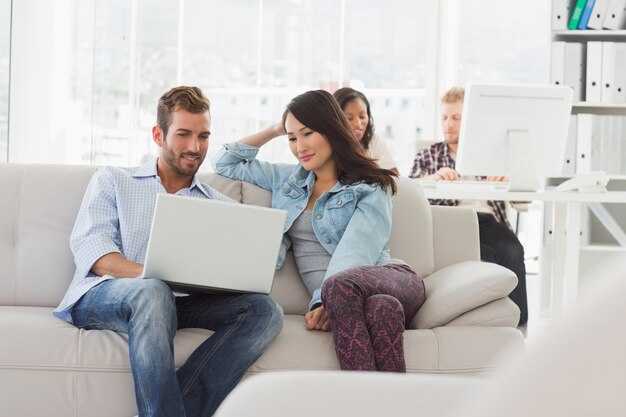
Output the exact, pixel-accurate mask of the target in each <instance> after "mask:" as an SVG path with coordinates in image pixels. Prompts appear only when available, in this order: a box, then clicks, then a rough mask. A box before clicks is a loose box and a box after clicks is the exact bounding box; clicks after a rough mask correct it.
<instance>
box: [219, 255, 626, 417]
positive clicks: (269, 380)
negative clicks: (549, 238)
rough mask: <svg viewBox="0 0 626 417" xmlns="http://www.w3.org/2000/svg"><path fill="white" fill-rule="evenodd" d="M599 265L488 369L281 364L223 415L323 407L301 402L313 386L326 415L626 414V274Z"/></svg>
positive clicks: (245, 387) (285, 416)
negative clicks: (569, 300) (571, 301)
mask: <svg viewBox="0 0 626 417" xmlns="http://www.w3.org/2000/svg"><path fill="white" fill-rule="evenodd" d="M611 268H614V270H613V271H611V270H610V269H611ZM596 270H597V272H598V276H597V279H596V280H594V283H593V288H588V290H587V292H586V293H585V294H581V295H580V297H579V301H578V305H576V306H575V307H574V308H573V310H570V311H568V312H566V313H565V314H564V315H563V316H560V317H557V318H553V319H552V322H551V323H550V326H549V327H548V328H547V329H546V330H545V331H544V332H543V334H541V335H540V336H535V339H532V340H531V342H530V343H529V347H528V352H527V354H525V355H518V357H516V358H511V360H510V361H509V362H508V365H507V366H505V367H503V368H501V370H500V372H498V373H496V374H494V375H490V376H491V377H490V378H488V379H487V378H471V377H470V378H468V377H461V376H450V375H441V374H439V375H432V374H431V375H417V374H407V375H397V374H374V373H363V372H341V373H338V372H313V371H300V372H289V373H286V372H275V373H272V374H263V375H255V376H254V377H252V378H249V379H248V380H246V381H244V382H243V383H242V384H240V385H239V386H237V388H235V390H234V391H233V392H232V393H231V394H230V395H229V396H228V397H227V398H226V400H225V401H224V402H223V403H222V406H221V407H220V408H219V409H218V410H217V413H216V414H215V417H239V416H249V415H253V416H255V417H292V416H295V415H297V416H298V417H317V416H319V415H320V413H319V408H316V407H302V404H303V403H307V402H308V403H311V402H312V401H311V392H314V393H315V395H316V398H321V399H323V400H322V401H323V407H324V413H323V414H324V417H343V416H359V417H378V416H394V417H413V416H427V417H444V416H445V417H503V416H506V417H530V416H532V417H589V416H602V417H624V416H626V396H624V392H626V357H625V356H624V352H626V332H624V331H623V328H624V316H626V304H625V303H624V294H626V279H624V275H625V274H624V273H623V270H620V265H619V264H617V263H616V262H614V263H613V264H610V263H609V264H608V265H607V264H604V265H598V266H597V268H596ZM616 272H617V273H616ZM607 275H616V276H615V277H614V278H607ZM364 399H367V400H364ZM450 399H453V401H451V400H450Z"/></svg>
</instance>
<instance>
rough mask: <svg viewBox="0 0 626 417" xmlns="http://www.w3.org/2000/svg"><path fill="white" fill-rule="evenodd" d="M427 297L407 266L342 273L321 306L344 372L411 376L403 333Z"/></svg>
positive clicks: (330, 284) (326, 291) (327, 287)
mask: <svg viewBox="0 0 626 417" xmlns="http://www.w3.org/2000/svg"><path fill="white" fill-rule="evenodd" d="M425 298H426V294H425V289H424V281H423V280H422V278H421V277H419V276H418V275H417V274H416V273H415V272H414V271H413V270H412V269H411V268H410V267H409V266H408V265H403V264H395V263H388V264H384V265H375V266H362V267H356V268H350V269H347V270H345V271H341V272H339V273H337V274H335V275H333V276H332V277H330V278H328V279H327V280H326V281H325V282H324V284H323V286H322V302H323V304H324V308H325V309H326V312H327V314H328V319H329V320H330V325H331V328H332V332H333V340H334V343H335V352H336V353H337V358H338V359H339V365H340V366H341V369H344V370H357V371H376V370H378V371H386V372H406V365H405V362H404V346H403V333H404V329H406V328H407V327H408V326H409V324H410V323H411V320H412V319H413V316H414V315H415V314H416V313H417V311H418V310H419V309H420V307H421V306H422V304H423V303H424V299H425Z"/></svg>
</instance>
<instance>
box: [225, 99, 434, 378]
mask: <svg viewBox="0 0 626 417" xmlns="http://www.w3.org/2000/svg"><path fill="white" fill-rule="evenodd" d="M285 132H286V133H287V137H288V141H289V147H290V148H291V151H292V153H293V154H294V156H295V157H296V158H297V159H298V161H299V163H298V164H295V165H289V164H271V163H268V162H262V161H259V160H257V159H256V155H257V153H258V151H259V148H260V147H261V146H263V145H264V144H265V143H267V142H269V141H270V140H271V139H273V138H275V137H277V136H281V135H283V134H285ZM214 163H215V171H216V172H217V173H218V174H221V175H224V176H226V177H229V178H233V179H238V180H243V181H247V182H251V183H253V184H256V185H258V186H259V187H261V188H264V189H266V190H270V191H272V207H274V208H278V209H283V210H287V220H286V222H285V234H284V237H283V242H282V245H281V251H280V255H279V258H278V262H277V269H278V268H280V267H282V265H283V263H284V260H285V255H286V252H287V249H289V248H292V250H293V252H294V256H295V259H296V264H297V266H298V270H299V272H300V275H301V276H302V279H303V281H304V283H305V285H306V286H307V288H308V290H309V292H310V293H311V294H312V298H311V302H310V305H309V312H308V313H307V314H306V315H305V326H306V328H307V329H309V330H321V331H328V330H332V332H333V340H334V344H335V351H336V353H337V358H338V359H339V364H340V366H341V368H342V369H349V370H369V371H374V370H379V371H388V372H389V371H391V372H405V371H406V367H405V362H404V351H403V337H402V335H403V332H404V329H405V328H406V327H407V326H408V325H409V323H410V322H411V319H412V318H413V316H414V315H415V314H416V313H417V311H418V310H419V308H420V307H421V305H422V303H423V302H424V298H425V291H424V283H423V281H422V279H421V277H419V276H417V274H416V273H415V272H414V271H413V270H412V269H411V268H410V267H409V266H408V265H407V264H405V263H404V262H402V261H401V260H398V259H391V257H390V256H389V248H388V247H387V241H388V240H389V235H390V234H391V206H392V200H391V196H392V194H394V193H395V191H396V184H395V181H394V178H393V175H395V174H394V173H393V172H391V171H389V170H386V169H382V168H379V167H378V165H377V164H376V162H375V161H374V160H373V159H371V158H370V157H368V156H367V154H366V153H365V151H364V149H363V148H362V147H361V146H360V144H359V142H358V141H357V140H356V139H355V137H354V136H353V134H352V131H351V129H350V126H349V124H348V122H347V120H346V118H345V116H344V115H343V112H342V110H341V108H340V107H339V105H338V103H337V102H336V100H335V99H334V98H333V97H332V95H330V94H329V93H328V92H326V91H323V90H316V91H309V92H306V93H304V94H301V95H299V96H297V97H295V98H294V99H293V100H292V101H291V102H290V103H289V104H288V105H287V109H286V110H285V113H284V114H283V118H282V125H276V126H272V127H269V128H267V129H265V130H262V131H260V132H258V133H255V134H253V135H251V136H248V137H246V138H244V139H242V140H240V141H239V142H234V143H230V144H227V145H225V146H224V149H222V150H221V151H220V153H219V154H218V155H217V156H216V158H215V160H214Z"/></svg>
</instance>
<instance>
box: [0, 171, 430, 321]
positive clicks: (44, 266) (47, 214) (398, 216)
mask: <svg viewBox="0 0 626 417" xmlns="http://www.w3.org/2000/svg"><path fill="white" fill-rule="evenodd" d="M96 169H97V168H96V167H93V166H76V165H35V164H33V165H21V164H7V163H2V164H0V305H25V306H49V307H55V306H56V305H57V304H58V303H59V302H60V300H61V298H62V297H63V295H64V294H65V291H66V289H67V287H68V285H69V283H70V282H71V280H72V276H73V274H74V268H75V265H74V261H73V256H72V253H71V251H70V248H69V236H70V233H71V231H72V227H73V225H74V220H75V218H76V214H77V212H78V209H79V207H80V203H81V201H82V197H83V194H84V191H85V188H86V187H87V184H88V183H89V180H90V178H91V176H92V174H93V172H94V171H95V170H96ZM200 179H201V181H203V182H205V183H207V184H209V185H211V186H212V187H214V188H216V189H217V190H219V191H221V192H222V193H224V194H226V195H228V196H230V197H231V198H233V199H235V200H238V201H241V202H243V203H246V204H256V205H263V206H269V205H270V198H271V195H270V193H269V192H268V191H265V190H262V189H260V188H258V187H256V186H254V185H252V184H249V183H242V182H240V181H233V180H230V179H227V178H224V177H221V176H219V175H216V174H213V173H201V174H200ZM398 186H399V192H398V194H397V195H396V197H395V198H394V208H393V219H394V223H393V231H392V236H391V239H390V242H389V246H390V248H391V255H392V256H393V257H397V258H401V259H403V260H405V261H406V262H407V263H409V264H410V265H411V266H412V267H413V268H414V269H415V270H416V271H417V272H418V273H420V274H422V275H423V276H427V275H429V274H430V273H431V272H432V271H433V259H434V255H433V225H432V216H431V210H430V206H429V205H428V201H427V200H426V198H425V196H424V194H423V192H422V191H421V188H420V187H419V186H418V185H417V184H415V183H414V182H413V181H412V180H410V179H408V178H401V179H400V180H399V182H398ZM146 215H151V213H147V214H146ZM272 296H273V297H274V298H275V299H276V300H277V301H278V302H279V303H280V304H281V306H282V307H283V309H284V310H285V313H287V314H298V313H299V314H302V313H304V312H305V311H306V308H307V306H308V302H309V294H308V292H307V290H306V288H305V287H304V285H303V284H302V281H301V280H300V278H299V275H298V272H297V269H296V266H295V262H294V260H293V257H292V256H291V254H289V256H288V258H287V261H286V263H285V266H284V267H283V268H282V269H281V270H280V271H277V273H276V277H275V281H274V287H273V290H272Z"/></svg>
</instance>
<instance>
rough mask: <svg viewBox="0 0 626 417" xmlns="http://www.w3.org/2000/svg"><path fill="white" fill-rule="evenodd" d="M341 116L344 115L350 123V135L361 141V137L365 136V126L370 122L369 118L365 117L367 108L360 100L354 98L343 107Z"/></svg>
mask: <svg viewBox="0 0 626 417" xmlns="http://www.w3.org/2000/svg"><path fill="white" fill-rule="evenodd" d="M343 114H345V115H346V118H347V119H348V122H349V123H350V128H351V129H352V133H353V134H354V137H355V138H357V140H358V141H361V139H363V135H364V134H365V129H367V125H368V124H369V122H370V119H369V117H368V116H367V106H366V105H365V103H364V102H363V100H361V99H360V98H355V99H354V100H350V101H349V102H347V103H346V105H345V106H343Z"/></svg>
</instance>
